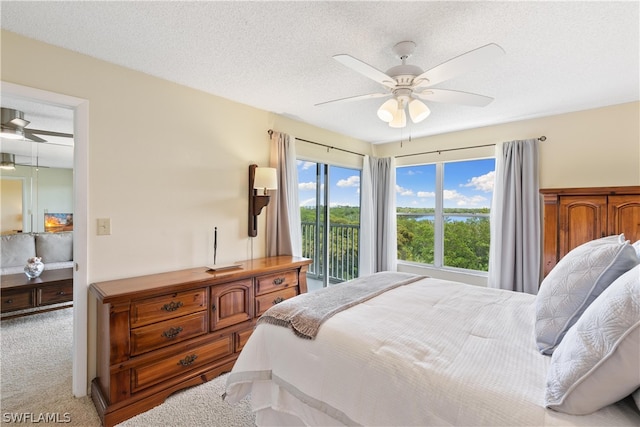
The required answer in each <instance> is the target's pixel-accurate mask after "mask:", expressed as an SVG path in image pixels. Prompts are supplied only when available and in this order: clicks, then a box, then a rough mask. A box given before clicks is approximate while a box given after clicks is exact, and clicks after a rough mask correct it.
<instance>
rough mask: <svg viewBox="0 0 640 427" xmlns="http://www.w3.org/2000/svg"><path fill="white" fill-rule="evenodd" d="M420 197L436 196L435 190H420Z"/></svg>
mask: <svg viewBox="0 0 640 427" xmlns="http://www.w3.org/2000/svg"><path fill="white" fill-rule="evenodd" d="M418 197H436V193H434V192H433V191H418Z"/></svg>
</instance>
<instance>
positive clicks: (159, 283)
mask: <svg viewBox="0 0 640 427" xmlns="http://www.w3.org/2000/svg"><path fill="white" fill-rule="evenodd" d="M311 262H312V261H311V260H310V259H308V258H301V257H294V256H290V255H281V256H275V257H267V258H256V259H252V260H245V261H238V262H237V263H236V264H238V265H239V267H238V268H232V269H231V268H230V269H224V270H216V271H212V270H211V269H210V268H209V267H195V268H189V269H186V270H178V271H170V272H166V273H157V274H149V275H145V276H137V277H130V278H126V279H117V280H108V281H104V282H97V283H92V284H91V286H90V289H91V292H92V293H93V294H94V295H95V296H96V297H97V298H98V299H99V300H100V301H101V302H102V303H113V302H124V301H128V300H131V299H133V298H143V297H146V296H150V295H154V294H158V292H159V291H161V292H167V293H170V292H180V291H183V290H187V289H192V288H194V287H197V286H208V285H212V284H217V283H223V282H229V281H233V280H241V279H245V278H248V277H254V276H260V275H263V274H269V273H274V272H278V271H281V270H283V269H288V268H298V267H302V266H307V265H309V264H311Z"/></svg>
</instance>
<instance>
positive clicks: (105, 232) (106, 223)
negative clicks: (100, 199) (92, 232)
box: [98, 218, 111, 236]
mask: <svg viewBox="0 0 640 427" xmlns="http://www.w3.org/2000/svg"><path fill="white" fill-rule="evenodd" d="M110 235H111V218H98V236H110Z"/></svg>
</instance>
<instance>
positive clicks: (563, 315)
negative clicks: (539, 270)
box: [535, 234, 638, 354]
mask: <svg viewBox="0 0 640 427" xmlns="http://www.w3.org/2000/svg"><path fill="white" fill-rule="evenodd" d="M636 264H638V256H637V255H636V252H635V250H634V249H633V247H632V246H631V245H630V244H629V242H628V241H626V240H625V239H624V234H621V235H620V236H609V237H603V238H602V239H597V240H592V241H590V242H587V243H584V244H582V245H580V246H578V247H576V248H574V249H573V250H571V251H570V252H569V253H568V254H566V255H565V256H564V257H563V258H562V259H561V260H560V261H559V262H558V264H556V266H555V267H554V268H553V269H552V270H551V271H550V272H549V274H548V275H547V277H546V278H545V279H544V280H543V281H542V284H541V285H540V291H539V292H538V295H537V296H536V323H535V336H536V343H537V345H538V349H539V350H540V352H541V353H543V354H552V353H553V350H554V349H555V348H556V346H557V345H558V344H560V341H562V337H564V334H566V333H567V330H569V328H570V327H571V326H572V325H573V324H574V323H575V322H576V321H577V320H578V318H579V317H580V315H581V314H582V313H583V312H584V310H585V309H586V308H587V307H588V306H589V304H591V303H592V302H593V300H595V299H596V297H597V296H598V295H600V294H601V293H602V291H604V290H605V289H606V288H607V286H609V285H610V284H611V283H612V282H613V281H614V280H616V279H617V278H618V277H619V276H620V275H621V274H623V273H624V272H626V271H627V270H629V269H631V268H632V267H633V266H635V265H636Z"/></svg>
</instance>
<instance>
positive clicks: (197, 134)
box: [1, 31, 640, 378]
mask: <svg viewBox="0 0 640 427" xmlns="http://www.w3.org/2000/svg"><path fill="white" fill-rule="evenodd" d="M1 37H2V39H1V52H2V61H1V78H2V81H5V82H11V83H15V84H18V85H23V86H28V87H33V88H38V89H42V90H46V91H50V92H55V93H60V94H64V95H69V96H73V97H77V98H81V99H86V100H88V101H89V114H88V116H89V123H88V127H89V141H88V153H89V159H88V165H87V169H88V181H89V182H88V200H87V201H86V202H87V204H88V212H89V218H88V224H89V238H88V242H87V245H88V254H89V259H88V266H87V274H88V281H89V282H94V281H100V280H107V279H115V278H120V277H130V276H135V275H141V274H147V273H154V272H160V271H170V270H175V269H180V268H186V267H194V266H201V265H206V264H208V263H211V262H212V259H213V254H212V246H213V245H212V234H213V228H214V227H218V238H219V242H218V261H219V262H226V261H234V260H239V259H244V258H248V257H250V256H251V254H252V253H253V254H254V255H255V256H261V255H262V254H264V215H262V216H261V219H260V223H259V226H258V237H257V238H255V239H250V238H249V237H247V196H246V193H247V189H246V187H247V169H248V165H249V164H251V163H257V164H259V165H265V164H267V163H268V159H269V155H268V154H269V153H268V151H269V145H268V135H267V130H268V129H274V130H276V131H281V132H286V133H290V134H292V135H294V136H297V137H300V138H304V139H308V140H311V141H317V142H321V143H325V144H329V145H332V146H335V147H339V148H345V149H348V150H351V151H355V152H361V153H373V152H375V154H376V155H378V156H388V155H399V154H403V153H411V152H418V151H431V150H433V149H437V148H448V147H452V146H467V145H481V144H486V143H496V142H500V141H504V140H511V139H520V138H527V137H535V136H539V135H546V136H547V137H548V140H547V142H546V143H544V144H543V146H542V147H543V148H542V150H541V151H542V152H541V160H542V162H541V163H542V180H541V181H542V182H541V184H542V185H543V186H547V187H551V186H553V187H563V186H588V185H603V186H604V185H637V184H639V183H640V171H639V170H638V169H639V168H638V161H639V158H640V155H639V148H638V141H639V139H640V138H639V137H638V104H637V103H635V104H631V105H623V106H618V107H611V109H604V110H603V111H599V110H594V111H592V112H585V113H576V115H575V116H572V115H566V117H565V116H557V117H553V118H547V119H536V120H531V121H525V122H519V123H511V124H507V125H501V126H495V127H489V128H482V129H477V130H471V131H464V132H457V133H452V134H447V135H442V136H437V137H432V138H424V139H416V140H413V141H412V142H411V143H405V144H404V148H400V147H399V144H387V145H384V146H375V147H370V146H369V145H368V144H366V143H364V142H362V141H357V140H354V139H352V138H347V137H344V136H341V135H337V134H335V133H332V132H329V131H326V130H323V129H319V128H316V127H313V126H309V125H306V124H303V123H300V122H297V121H295V120H291V119H289V118H286V117H283V116H279V115H276V114H272V113H269V112H266V111H262V110H258V109H255V108H251V107H248V106H245V105H241V104H238V103H234V102H231V101H228V100H225V99H222V98H219V97H216V96H213V95H209V94H205V93H203V92H200V91H197V90H194V89H190V88H187V87H184V86H181V85H178V84H174V83H170V82H168V81H165V80H162V79H158V78H154V77H151V76H149V75H145V74H142V73H138V72H135V71H131V70H128V69H125V68H122V67H119V66H116V65H113V64H109V63H106V62H103V61H99V60H96V59H93V58H90V57H87V56H84V55H80V54H77V53H74V52H71V51H69V50H65V49H60V48H56V47H53V46H50V45H47V44H44V43H40V42H36V41H34V40H30V39H26V38H23V37H21V36H18V35H15V34H13V33H9V32H6V31H2V33H1ZM43 64H46V66H43ZM297 150H298V153H299V155H300V157H302V158H308V159H317V160H321V161H327V162H332V163H336V164H339V165H342V166H348V167H358V166H359V165H360V164H361V161H362V159H361V157H360V156H357V155H346V154H344V153H343V152H340V151H337V150H329V152H327V150H326V149H325V148H321V147H316V146H313V145H311V144H306V143H300V144H299V145H298V147H297ZM482 150H485V149H481V150H480V151H482ZM485 151H486V150H485ZM483 155H490V152H489V154H487V153H486V152H485V153H484V154H483ZM474 156H477V153H475V154H474ZM403 159H406V158H403ZM424 161H428V160H426V159H425V160H424ZM431 161H432V160H431ZM80 202H81V203H84V202H85V201H80ZM97 218H111V228H112V235H110V236H97V235H96V230H97V227H96V219H97ZM89 329H90V330H92V329H93V328H92V326H90V328H89ZM94 340H95V336H91V337H90V338H89V350H90V354H89V378H92V376H93V374H94V373H95V370H94V365H93V364H94V361H95V355H94V354H92V353H91V348H92V346H93V344H92V343H94Z"/></svg>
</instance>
